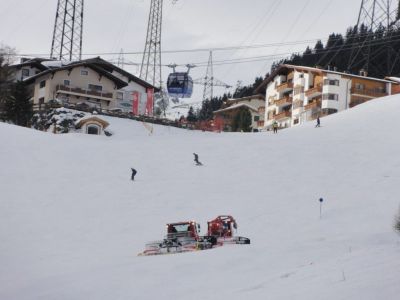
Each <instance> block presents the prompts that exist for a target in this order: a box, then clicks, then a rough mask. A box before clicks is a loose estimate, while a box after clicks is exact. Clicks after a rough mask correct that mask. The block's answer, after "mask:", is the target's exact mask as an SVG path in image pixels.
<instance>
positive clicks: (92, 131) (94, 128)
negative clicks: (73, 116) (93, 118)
mask: <svg viewBox="0 0 400 300" xmlns="http://www.w3.org/2000/svg"><path fill="white" fill-rule="evenodd" d="M87 133H88V134H94V135H99V133H100V128H99V126H97V125H89V126H88V128H87Z"/></svg>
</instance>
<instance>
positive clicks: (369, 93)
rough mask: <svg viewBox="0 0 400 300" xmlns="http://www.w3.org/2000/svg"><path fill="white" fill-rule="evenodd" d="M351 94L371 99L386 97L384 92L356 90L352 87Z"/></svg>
mask: <svg viewBox="0 0 400 300" xmlns="http://www.w3.org/2000/svg"><path fill="white" fill-rule="evenodd" d="M351 93H352V94H357V95H363V96H368V97H371V98H379V97H385V96H387V95H388V93H386V92H385V91H377V90H373V89H357V88H355V87H353V88H352V89H351Z"/></svg>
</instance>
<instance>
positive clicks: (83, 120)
mask: <svg viewBox="0 0 400 300" xmlns="http://www.w3.org/2000/svg"><path fill="white" fill-rule="evenodd" d="M90 122H96V123H100V124H101V126H103V128H106V127H108V126H109V125H110V123H108V122H107V121H105V120H103V119H100V118H99V117H96V116H85V117H83V118H81V119H79V120H78V121H76V123H75V124H76V127H78V128H81V127H82V126H83V125H85V124H86V123H90Z"/></svg>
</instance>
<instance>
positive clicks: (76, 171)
mask: <svg viewBox="0 0 400 300" xmlns="http://www.w3.org/2000/svg"><path fill="white" fill-rule="evenodd" d="M399 111H400V97H399V96H395V97H388V98H385V99H383V100H382V99H380V100H376V101H372V102H369V103H367V104H365V105H361V106H359V107H356V108H354V109H352V110H349V111H346V112H343V113H340V114H337V115H333V116H330V117H327V118H323V119H321V122H322V128H319V129H315V128H314V124H311V123H310V124H306V125H305V126H301V127H297V128H293V129H289V130H284V131H280V132H279V134H277V135H273V134H272V133H258V134H224V133H223V134H212V133H203V132H193V131H184V130H179V129H175V128H166V127H159V126H155V127H154V134H153V135H151V136H150V135H149V133H148V131H147V130H146V128H145V127H144V126H143V125H142V124H141V123H138V122H134V121H131V120H125V119H116V118H107V121H109V122H110V123H111V127H110V130H111V131H112V132H113V133H114V135H113V136H112V137H110V138H108V137H105V136H101V137H98V136H86V135H81V134H69V135H53V134H50V133H42V132H38V131H33V130H30V129H25V128H19V127H15V126H11V125H7V124H3V123H0V143H1V147H0V188H1V189H0V241H1V242H0V299H7V300H28V299H29V300H32V299H38V300H39V299H40V300H54V299H57V300H59V299H65V300H72V299H73V300H75V299H82V300H87V299H96V300H103V299H104V300H110V299H113V300H116V299H185V300H188V299H201V300H206V299H238V300H239V299H296V300H310V299H324V300H330V299H331V300H339V299H346V300H347V299H363V300H369V299H370V300H375V299H385V300H396V299H399V297H400V279H399V278H400V236H398V235H397V234H396V233H395V232H394V231H393V222H394V216H395V214H396V213H397V212H398V208H399V205H400V197H399V184H400V155H399V153H400V139H399V130H400V123H399V122H398V120H397V117H398V112H399ZM193 152H196V153H198V154H199V156H200V161H202V162H203V163H204V164H205V166H204V167H201V168H199V167H195V166H194V162H193V155H192V153H193ZM131 167H134V168H136V169H137V170H138V174H137V176H136V178H137V181H135V182H131V181H130V180H129V179H130V168H131ZM320 197H323V198H324V200H325V202H324V204H323V211H322V218H321V219H320V211H319V201H318V199H319V198H320ZM219 214H232V215H233V216H234V217H235V218H236V220H237V221H238V225H239V227H238V234H240V235H242V236H247V237H249V238H251V242H252V244H251V245H249V246H227V247H222V248H218V249H213V250H209V251H199V252H195V253H188V254H181V255H167V256H158V257H138V256H137V254H138V253H139V252H141V251H142V250H143V249H144V245H145V243H146V242H148V241H151V240H157V239H160V238H162V237H163V235H164V232H165V224H166V223H167V222H174V221H187V220H192V219H193V220H196V221H198V222H200V223H201V224H202V227H203V228H202V231H203V233H204V232H205V227H206V222H207V220H210V219H212V218H214V217H216V216H217V215H219Z"/></svg>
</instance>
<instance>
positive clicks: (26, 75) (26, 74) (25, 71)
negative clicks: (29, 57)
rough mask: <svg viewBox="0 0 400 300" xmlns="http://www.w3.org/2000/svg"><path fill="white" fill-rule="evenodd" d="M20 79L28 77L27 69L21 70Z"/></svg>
mask: <svg viewBox="0 0 400 300" xmlns="http://www.w3.org/2000/svg"><path fill="white" fill-rule="evenodd" d="M21 72H22V77H29V69H22V71H21Z"/></svg>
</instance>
